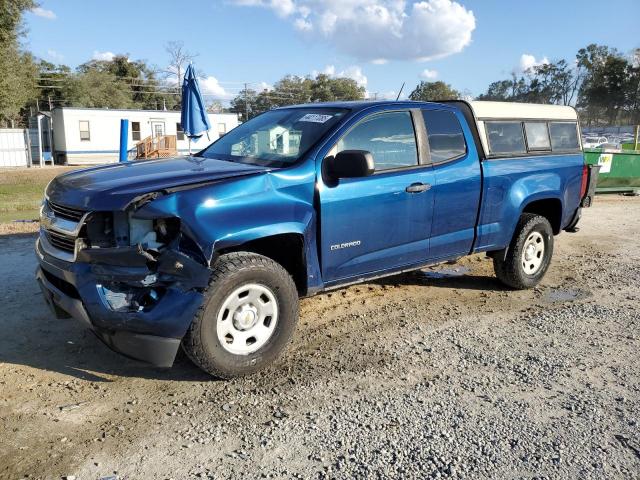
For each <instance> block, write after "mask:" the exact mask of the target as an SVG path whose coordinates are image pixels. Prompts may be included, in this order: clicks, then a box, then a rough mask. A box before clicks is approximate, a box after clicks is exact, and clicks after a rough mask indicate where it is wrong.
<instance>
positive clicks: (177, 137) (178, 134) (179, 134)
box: [176, 123, 184, 140]
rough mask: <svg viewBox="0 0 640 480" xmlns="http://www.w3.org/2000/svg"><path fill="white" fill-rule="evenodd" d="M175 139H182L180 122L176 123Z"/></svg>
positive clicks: (182, 132)
mask: <svg viewBox="0 0 640 480" xmlns="http://www.w3.org/2000/svg"><path fill="white" fill-rule="evenodd" d="M176 139H177V140H184V130H183V129H182V124H181V123H176Z"/></svg>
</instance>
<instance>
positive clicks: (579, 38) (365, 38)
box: [25, 0, 640, 99]
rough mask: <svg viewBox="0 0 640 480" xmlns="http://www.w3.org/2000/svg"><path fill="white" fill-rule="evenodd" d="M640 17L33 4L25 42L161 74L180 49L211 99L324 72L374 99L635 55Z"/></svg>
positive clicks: (211, 1)
mask: <svg viewBox="0 0 640 480" xmlns="http://www.w3.org/2000/svg"><path fill="white" fill-rule="evenodd" d="M414 4H417V5H414ZM186 5H189V9H188V10H187V9H186V8H183V6H186ZM638 18H640V1H638V0H610V1H608V2H601V1H599V2H596V1H591V0H582V1H577V0H575V1H574V0H536V1H515V0H502V1H499V0H457V1H452V0H423V1H422V2H415V1H412V0H406V1H402V0H192V1H190V2H176V1H164V0H156V1H146V0H135V1H133V0H128V1H124V0H110V1H98V0H40V9H39V10H37V11H36V12H33V13H31V12H30V13H28V14H27V15H26V18H25V21H26V26H27V29H28V33H27V39H26V42H25V44H26V47H27V48H28V49H30V50H31V51H32V52H33V53H34V54H35V55H36V56H38V57H41V58H44V59H46V60H49V61H53V62H55V63H64V64H67V65H69V66H71V67H75V66H77V65H79V64H81V63H83V62H85V61H87V60H89V59H91V58H92V57H103V58H104V57H108V55H109V52H111V53H124V54H128V55H129V56H130V58H132V59H144V60H147V61H148V62H150V63H151V64H154V65H157V66H159V67H164V66H166V64H167V62H168V56H167V53H166V52H165V48H164V47H165V44H166V43H167V42H168V41H171V40H179V41H183V42H184V44H185V47H186V48H187V49H188V50H189V51H191V52H193V53H197V54H198V56H197V58H196V60H195V61H194V64H195V66H196V68H197V70H198V72H199V73H200V74H201V75H203V77H205V78H204V85H203V89H204V90H206V91H207V92H209V94H211V95H212V97H211V98H213V97H220V98H221V99H228V98H229V97H231V96H233V94H234V93H236V92H237V91H238V90H239V89H240V88H241V84H242V83H243V82H249V83H251V84H252V85H253V86H254V87H258V86H259V85H260V84H261V82H264V84H273V83H274V82H275V81H277V80H278V79H279V78H281V77H282V76H284V75H285V74H296V75H307V74H310V73H313V72H319V71H325V72H328V73H331V74H333V75H345V76H351V77H352V78H354V79H356V80H357V81H359V82H360V83H361V84H363V85H365V86H366V89H367V91H368V92H370V93H372V94H373V93H378V95H380V96H384V95H386V96H389V95H391V94H392V92H394V91H397V90H398V89H399V87H400V85H401V84H402V82H406V84H407V86H406V87H405V88H406V89H407V90H408V91H410V90H411V89H412V88H413V87H414V86H415V85H416V84H417V83H418V82H419V81H420V80H421V79H427V80H433V79H437V80H444V81H446V82H448V83H450V84H452V85H453V86H454V87H455V88H457V89H458V90H461V91H467V92H469V93H471V94H474V95H475V94H478V93H481V92H482V91H484V90H485V89H486V87H487V85H488V84H489V83H490V82H492V81H494V80H499V79H502V78H506V77H508V76H509V75H510V72H511V71H514V70H516V71H517V70H518V69H520V68H521V65H522V64H525V65H531V64H533V63H536V62H541V61H544V59H545V58H546V59H550V60H555V59H558V58H567V59H573V58H574V56H575V53H576V52H577V50H578V49H579V48H581V47H583V46H586V45H587V44H589V43H599V44H606V45H609V46H612V47H615V48H617V49H619V50H621V51H622V52H625V53H627V52H630V51H631V50H632V49H633V48H638V47H640V35H638V33H637V32H638V31H637V24H638V23H637V22H638ZM523 55H525V57H523Z"/></svg>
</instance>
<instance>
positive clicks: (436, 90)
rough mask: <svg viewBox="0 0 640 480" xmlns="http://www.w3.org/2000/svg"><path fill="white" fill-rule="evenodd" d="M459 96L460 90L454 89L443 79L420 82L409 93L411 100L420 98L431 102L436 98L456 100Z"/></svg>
mask: <svg viewBox="0 0 640 480" xmlns="http://www.w3.org/2000/svg"><path fill="white" fill-rule="evenodd" d="M459 98H460V92H458V91H457V90H454V89H453V88H452V87H451V85H449V84H448V83H445V82H443V81H440V80H438V81H437V82H425V81H422V82H420V84H419V85H418V86H417V87H416V88H415V89H414V90H413V92H411V93H410V94H409V99H411V100H421V101H423V102H432V101H436V100H457V99H459Z"/></svg>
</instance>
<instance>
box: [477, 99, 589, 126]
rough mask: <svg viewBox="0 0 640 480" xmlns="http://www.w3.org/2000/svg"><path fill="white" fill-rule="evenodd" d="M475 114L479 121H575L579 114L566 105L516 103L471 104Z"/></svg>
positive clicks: (480, 102)
mask: <svg viewBox="0 0 640 480" xmlns="http://www.w3.org/2000/svg"><path fill="white" fill-rule="evenodd" d="M469 103H470V105H471V108H472V110H473V114H474V115H475V117H476V118H477V119H478V120H488V119H514V120H538V119H539V120H573V121H576V120H577V119H578V114H577V113H576V111H575V109H574V108H573V107H569V106H565V105H540V104H536V103H515V102H485V101H473V102H469Z"/></svg>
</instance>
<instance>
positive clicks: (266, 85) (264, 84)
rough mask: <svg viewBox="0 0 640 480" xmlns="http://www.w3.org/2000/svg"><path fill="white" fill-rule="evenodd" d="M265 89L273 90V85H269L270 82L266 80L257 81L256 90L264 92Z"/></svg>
mask: <svg viewBox="0 0 640 480" xmlns="http://www.w3.org/2000/svg"><path fill="white" fill-rule="evenodd" d="M265 90H266V91H267V92H270V91H271V90H273V85H271V84H270V83H267V82H260V83H258V86H257V87H256V91H258V92H264V91H265Z"/></svg>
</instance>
